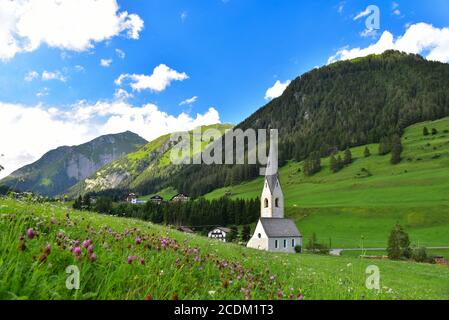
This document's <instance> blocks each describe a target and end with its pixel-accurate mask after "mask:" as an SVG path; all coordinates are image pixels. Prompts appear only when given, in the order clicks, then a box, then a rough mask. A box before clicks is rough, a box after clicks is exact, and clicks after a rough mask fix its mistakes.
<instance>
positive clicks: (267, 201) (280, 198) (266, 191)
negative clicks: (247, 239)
mask: <svg viewBox="0 0 449 320" xmlns="http://www.w3.org/2000/svg"><path fill="white" fill-rule="evenodd" d="M276 151H277V150H276V148H273V147H271V148H270V154H269V156H268V165H267V169H266V173H265V182H264V187H263V191H262V197H261V204H260V208H261V214H260V216H261V217H262V218H284V194H283V192H282V188H281V183H280V181H279V173H278V155H277V152H276Z"/></svg>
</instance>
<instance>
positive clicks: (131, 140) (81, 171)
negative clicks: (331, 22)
mask: <svg viewBox="0 0 449 320" xmlns="http://www.w3.org/2000/svg"><path fill="white" fill-rule="evenodd" d="M146 143H147V141H146V140H145V139H143V138H141V137H140V136H138V135H137V134H135V133H133V132H131V131H126V132H123V133H118V134H107V135H103V136H100V137H97V138H95V139H93V140H91V141H89V142H86V143H83V144H80V145H76V146H70V147H69V146H61V147H58V148H56V149H53V150H50V151H49V152H47V153H46V154H44V155H43V156H42V157H41V158H40V159H39V160H37V161H36V162H34V163H32V164H30V165H27V166H24V167H23V168H20V169H18V170H16V171H15V172H13V173H12V174H11V175H10V176H8V177H6V178H4V179H3V180H1V181H0V184H4V185H7V186H9V187H13V188H14V189H17V190H22V191H32V192H35V193H37V194H42V195H48V196H55V195H58V194H63V193H65V192H66V191H67V190H68V189H69V188H71V187H72V186H73V185H75V184H76V183H77V182H78V181H80V180H82V179H84V178H86V177H88V176H90V175H91V174H92V173H93V172H95V171H96V170H98V169H99V168H101V167H103V166H104V165H106V164H108V163H110V162H112V161H114V160H117V159H119V158H121V157H123V156H125V155H127V154H128V153H130V152H133V151H136V150H137V149H139V148H140V147H141V146H143V145H145V144H146Z"/></svg>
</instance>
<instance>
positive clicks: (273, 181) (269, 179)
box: [265, 173, 279, 193]
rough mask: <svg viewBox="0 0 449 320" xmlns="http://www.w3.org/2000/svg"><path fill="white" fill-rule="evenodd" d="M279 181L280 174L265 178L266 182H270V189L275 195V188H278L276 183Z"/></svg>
mask: <svg viewBox="0 0 449 320" xmlns="http://www.w3.org/2000/svg"><path fill="white" fill-rule="evenodd" d="M278 179H279V174H278V173H276V174H272V175H269V176H265V180H266V181H267V182H268V187H269V188H270V191H271V193H273V190H274V188H275V187H276V182H277V181H278Z"/></svg>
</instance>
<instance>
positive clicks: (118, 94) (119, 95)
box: [114, 88, 133, 100]
mask: <svg viewBox="0 0 449 320" xmlns="http://www.w3.org/2000/svg"><path fill="white" fill-rule="evenodd" d="M132 97H133V95H132V94H131V93H129V92H128V91H126V90H125V89H122V88H119V89H117V90H115V93H114V98H115V99H117V100H127V99H129V98H132Z"/></svg>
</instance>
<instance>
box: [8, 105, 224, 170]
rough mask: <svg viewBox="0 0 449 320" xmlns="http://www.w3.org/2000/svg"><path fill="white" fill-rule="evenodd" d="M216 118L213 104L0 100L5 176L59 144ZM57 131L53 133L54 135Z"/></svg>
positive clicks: (153, 134) (156, 132) (186, 126)
mask: <svg viewBox="0 0 449 320" xmlns="http://www.w3.org/2000/svg"><path fill="white" fill-rule="evenodd" d="M219 122H220V116H219V113H218V111H217V110H216V109H215V108H210V109H209V110H207V111H206V112H205V113H203V114H196V115H195V116H192V115H189V114H187V113H184V112H183V113H180V114H178V115H170V114H168V113H166V112H163V111H161V110H160V109H159V108H158V106H156V105H154V104H146V105H143V106H140V107H137V106H133V105H131V104H129V103H127V102H125V101H120V100H116V101H109V102H107V101H99V102H97V103H95V104H89V103H87V102H85V101H81V102H79V103H77V104H75V105H73V106H72V107H71V108H70V109H68V110H64V109H58V108H55V107H45V106H43V105H36V106H25V105H20V104H9V103H2V102H0V136H1V137H6V138H2V139H1V140H0V154H4V157H2V158H1V161H2V163H1V164H2V165H3V166H4V167H5V171H2V172H0V174H1V176H0V177H4V176H6V175H7V174H10V173H11V172H13V171H14V170H16V169H18V168H20V167H22V166H24V165H26V164H29V163H32V162H34V161H36V160H37V159H39V157H41V156H42V155H43V154H44V153H45V152H47V151H49V150H50V149H54V148H56V147H59V146H63V145H77V144H81V143H84V142H87V141H89V140H92V139H94V138H95V137H97V136H99V135H103V134H110V133H119V132H123V131H127V130H130V131H132V132H135V133H137V134H139V135H140V136H142V137H144V138H145V139H147V140H153V139H155V138H157V137H158V136H160V135H163V134H167V133H171V132H177V131H185V130H191V129H193V128H195V127H198V126H201V125H210V124H215V123H219ZM56 132H57V134H55V133H56Z"/></svg>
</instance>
